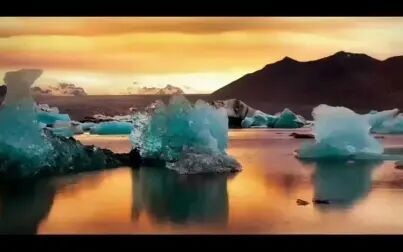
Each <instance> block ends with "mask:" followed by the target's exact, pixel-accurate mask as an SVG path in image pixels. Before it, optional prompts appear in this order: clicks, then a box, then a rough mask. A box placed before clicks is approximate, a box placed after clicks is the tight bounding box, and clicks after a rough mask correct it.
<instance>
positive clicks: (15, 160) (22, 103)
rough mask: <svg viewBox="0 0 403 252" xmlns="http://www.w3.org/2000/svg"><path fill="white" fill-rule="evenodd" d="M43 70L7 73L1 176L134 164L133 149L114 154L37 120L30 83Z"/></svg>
mask: <svg viewBox="0 0 403 252" xmlns="http://www.w3.org/2000/svg"><path fill="white" fill-rule="evenodd" d="M41 74H42V70H36V69H33V70H25V69H23V70H19V71H15V72H7V73H6V75H5V77H4V81H5V83H6V85H7V90H8V92H7V94H6V98H5V100H4V103H3V105H2V106H1V107H0V122H1V130H0V177H1V178H6V179H21V178H27V177H34V176H41V175H53V174H65V173H70V172H78V171H88V170H96V169H104V168H114V167H118V166H121V165H137V164H139V162H140V157H139V155H138V152H137V151H136V150H133V151H132V152H130V153H128V154H114V153H112V152H111V151H109V150H105V149H100V148H96V147H94V146H84V145H82V144H81V143H80V142H79V141H76V140H75V139H74V138H67V137H59V136H56V135H55V134H53V133H52V132H51V131H50V130H49V129H47V128H46V127H45V128H44V127H43V126H44V124H43V123H40V122H39V121H38V120H37V114H36V111H35V104H34V100H33V98H32V96H31V93H30V86H31V85H32V84H33V83H34V81H35V80H36V79H37V78H39V76H40V75H41Z"/></svg>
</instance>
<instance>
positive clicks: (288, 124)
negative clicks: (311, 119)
mask: <svg viewBox="0 0 403 252" xmlns="http://www.w3.org/2000/svg"><path fill="white" fill-rule="evenodd" d="M277 116H278V119H277V120H276V121H275V123H274V126H273V128H286V129H293V128H301V127H302V126H304V122H302V120H301V116H299V117H298V116H297V115H296V114H294V113H293V112H292V111H291V110H289V109H288V108H286V109H284V110H283V112H281V113H280V114H278V115H277Z"/></svg>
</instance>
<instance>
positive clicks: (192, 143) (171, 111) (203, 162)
mask: <svg viewBox="0 0 403 252" xmlns="http://www.w3.org/2000/svg"><path fill="white" fill-rule="evenodd" d="M135 127H136V129H135V130H134V131H133V132H132V134H131V135H130V138H131V141H132V144H133V145H134V147H135V148H137V149H139V150H140V155H141V156H142V157H145V158H148V159H157V160H163V161H166V162H167V167H168V168H170V169H173V170H175V171H177V172H179V173H188V174H190V173H204V172H228V171H239V170H240V169H241V167H240V165H239V163H238V162H237V161H236V160H235V159H233V158H232V157H229V156H228V155H227V154H226V152H225V150H226V148H227V145H228V117H227V113H226V111H225V110H224V109H223V108H220V109H216V108H214V107H213V106H210V105H209V104H207V103H206V102H203V101H201V100H199V101H197V102H196V103H195V105H192V104H190V103H189V102H188V101H187V100H186V99H185V97H183V96H173V97H172V98H171V100H170V102H169V104H168V105H165V104H163V103H162V102H159V103H158V104H157V105H156V109H155V111H154V114H153V115H152V116H151V117H149V118H147V117H144V118H143V120H137V123H136V126H135Z"/></svg>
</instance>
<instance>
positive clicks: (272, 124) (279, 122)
mask: <svg viewBox="0 0 403 252" xmlns="http://www.w3.org/2000/svg"><path fill="white" fill-rule="evenodd" d="M305 124H307V121H306V120H305V118H303V117H302V116H301V115H296V114H294V113H293V112H292V111H291V110H289V109H287V108H286V109H284V110H283V112H281V113H277V114H275V115H269V114H266V113H264V112H262V111H260V110H256V111H255V113H254V114H253V116H250V117H245V118H244V119H243V120H242V122H241V126H242V128H285V129H293V128H301V127H303V126H304V125H305Z"/></svg>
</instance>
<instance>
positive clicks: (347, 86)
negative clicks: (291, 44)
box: [211, 51, 403, 114]
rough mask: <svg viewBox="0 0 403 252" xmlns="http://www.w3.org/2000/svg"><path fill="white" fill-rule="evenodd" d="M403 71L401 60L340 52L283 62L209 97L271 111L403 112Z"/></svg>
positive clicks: (236, 81) (264, 68)
mask: <svg viewBox="0 0 403 252" xmlns="http://www.w3.org/2000/svg"><path fill="white" fill-rule="evenodd" d="M402 70H403V55H399V56H393V57H389V58H387V59H385V60H379V59H376V58H373V57H371V56H368V55H366V54H363V53H350V52H345V51H339V52H337V53H335V54H332V55H330V56H327V57H323V58H320V59H316V60H311V61H305V62H302V61H298V60H295V59H292V58H290V57H284V58H283V59H281V60H279V61H276V62H274V63H271V64H267V65H265V66H264V67H263V68H262V69H260V70H257V71H255V72H252V73H248V74H246V75H244V76H242V77H241V78H239V79H237V80H235V81H233V82H231V83H229V84H228V85H226V86H224V87H222V88H220V89H218V90H216V91H215V92H213V93H212V94H211V96H212V99H230V98H237V99H240V100H243V101H244V102H246V103H248V104H251V105H255V107H259V106H260V107H263V108H262V109H263V110H266V111H268V110H270V112H274V111H272V109H271V107H279V106H280V105H282V106H286V105H288V104H290V105H292V106H293V108H294V109H298V105H310V106H311V107H312V106H316V105H319V104H321V103H327V104H331V105H340V106H347V107H351V108H353V109H355V108H358V109H367V110H369V109H384V108H385V109H386V108H391V107H400V108H402V107H403V99H400V96H402V95H403V71H402ZM359 95H361V96H362V97H359ZM270 104H271V105H273V106H270ZM304 114H306V112H304Z"/></svg>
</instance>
